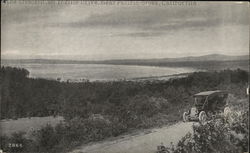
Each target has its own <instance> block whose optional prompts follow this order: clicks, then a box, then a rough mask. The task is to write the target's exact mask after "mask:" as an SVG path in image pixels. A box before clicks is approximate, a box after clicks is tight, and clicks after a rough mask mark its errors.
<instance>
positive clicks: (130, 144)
mask: <svg viewBox="0 0 250 153" xmlns="http://www.w3.org/2000/svg"><path fill="white" fill-rule="evenodd" d="M193 124H194V123H193V122H188V123H183V122H179V123H177V124H174V125H171V126H165V127H162V128H154V129H151V130H150V131H148V132H140V133H138V134H136V135H132V134H130V135H126V136H123V137H120V138H116V139H114V140H105V141H102V142H97V143H93V144H87V145H84V146H81V147H79V148H77V149H75V150H73V151H71V152H70V153H154V152H156V148H157V146H158V145H160V144H161V143H163V144H164V145H165V146H168V145H169V144H170V142H173V143H174V144H176V143H177V142H178V141H179V140H180V139H181V138H182V137H183V136H185V134H186V133H188V132H192V125H193Z"/></svg>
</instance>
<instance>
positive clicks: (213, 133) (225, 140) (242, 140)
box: [172, 110, 249, 153]
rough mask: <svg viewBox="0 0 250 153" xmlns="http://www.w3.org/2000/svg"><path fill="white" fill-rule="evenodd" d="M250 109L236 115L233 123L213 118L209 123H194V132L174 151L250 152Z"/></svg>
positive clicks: (186, 152)
mask: <svg viewBox="0 0 250 153" xmlns="http://www.w3.org/2000/svg"><path fill="white" fill-rule="evenodd" d="M248 115H249V114H248V110H247V111H246V112H244V113H242V114H241V115H239V116H236V117H235V118H234V120H233V122H232V123H228V122H226V121H225V120H224V119H222V118H220V119H213V120H212V121H209V122H207V124H199V125H193V132H192V133H188V134H186V136H184V137H183V138H182V139H181V140H180V141H179V143H178V144H177V146H176V147H175V149H174V150H173V151H172V152H173V153H211V152H216V153H242V152H248V151H249V148H248V142H249V125H248V120H249V118H248Z"/></svg>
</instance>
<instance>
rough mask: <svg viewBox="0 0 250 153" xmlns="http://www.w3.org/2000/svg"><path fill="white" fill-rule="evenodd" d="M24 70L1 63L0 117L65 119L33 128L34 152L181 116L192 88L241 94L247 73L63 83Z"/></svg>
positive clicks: (188, 101) (168, 120)
mask: <svg viewBox="0 0 250 153" xmlns="http://www.w3.org/2000/svg"><path fill="white" fill-rule="evenodd" d="M28 74H29V73H28V71H27V70H25V69H18V68H10V67H1V69H0V84H1V88H0V90H1V91H0V92H1V119H6V118H20V117H35V116H50V115H61V116H63V117H64V118H65V123H62V124H59V125H58V126H56V127H55V128H53V127H51V126H46V127H44V128H42V129H40V130H38V131H37V132H36V133H34V137H35V139H34V140H27V144H26V146H30V147H29V148H31V150H32V151H34V152H35V151H37V150H38V151H43V152H60V151H61V150H63V148H64V149H65V148H71V147H73V146H76V145H78V144H80V143H87V142H90V141H98V140H102V139H104V138H106V137H111V136H118V135H120V134H122V133H124V132H127V131H129V130H133V129H138V128H148V127H152V126H158V125H163V124H169V123H173V122H176V121H179V120H181V116H182V112H183V111H184V110H185V109H187V108H189V107H190V106H191V105H192V101H193V99H192V95H193V94H194V93H197V92H200V91H204V90H216V89H222V90H223V89H225V90H229V92H231V93H233V94H235V95H238V96H241V97H244V96H245V94H244V93H245V86H246V84H247V82H248V77H249V73H248V72H246V71H243V70H239V69H238V70H234V71H233V70H223V71H220V72H196V73H193V74H190V75H189V76H188V77H186V78H179V79H171V80H169V81H153V82H150V81H142V82H132V81H114V82H81V83H67V82H59V81H55V80H45V79H39V78H37V79H35V78H29V77H28ZM232 87H233V88H232ZM3 140H6V141H10V140H12V138H4V139H3ZM25 141H26V139H25ZM3 142H5V141H3ZM1 145H2V142H1Z"/></svg>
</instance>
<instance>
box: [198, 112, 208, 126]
mask: <svg viewBox="0 0 250 153" xmlns="http://www.w3.org/2000/svg"><path fill="white" fill-rule="evenodd" d="M199 121H200V123H202V124H204V123H205V122H206V121H207V114H206V113H205V112H204V111H201V112H200V114H199Z"/></svg>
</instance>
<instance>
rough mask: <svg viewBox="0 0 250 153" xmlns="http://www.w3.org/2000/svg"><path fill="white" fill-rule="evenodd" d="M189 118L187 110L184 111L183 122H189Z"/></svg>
mask: <svg viewBox="0 0 250 153" xmlns="http://www.w3.org/2000/svg"><path fill="white" fill-rule="evenodd" d="M188 121H189V119H188V113H187V112H184V113H183V122H188Z"/></svg>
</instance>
